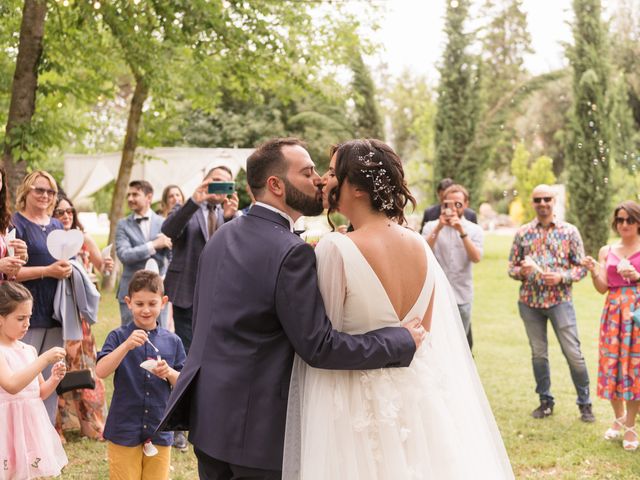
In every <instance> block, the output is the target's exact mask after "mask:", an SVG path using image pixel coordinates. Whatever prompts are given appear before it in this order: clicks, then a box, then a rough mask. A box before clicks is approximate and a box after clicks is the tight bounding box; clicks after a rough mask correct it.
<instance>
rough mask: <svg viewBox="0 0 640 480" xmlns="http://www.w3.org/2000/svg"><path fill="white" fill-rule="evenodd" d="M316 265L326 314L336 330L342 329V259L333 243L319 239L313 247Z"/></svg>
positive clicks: (343, 286)
mask: <svg viewBox="0 0 640 480" xmlns="http://www.w3.org/2000/svg"><path fill="white" fill-rule="evenodd" d="M315 254H316V262H317V265H318V288H319V289H320V293H321V294H322V300H323V301H324V308H325V310H326V311H327V316H328V317H329V319H330V320H331V323H332V324H333V328H335V329H336V330H342V315H343V313H344V301H345V297H346V294H347V292H346V288H347V287H346V278H345V272H344V261H343V259H342V255H341V253H340V250H339V249H338V247H337V246H336V244H335V243H333V242H331V241H328V239H325V241H321V242H320V243H318V245H316V248H315Z"/></svg>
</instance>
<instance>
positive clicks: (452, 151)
mask: <svg viewBox="0 0 640 480" xmlns="http://www.w3.org/2000/svg"><path fill="white" fill-rule="evenodd" d="M469 3H470V2H469V0H455V1H454V0H452V1H450V2H449V3H448V5H447V13H446V18H445V33H446V35H447V44H446V46H445V50H444V53H443V59H442V65H441V67H440V85H439V88H438V111H437V114H436V118H435V146H436V150H435V176H434V181H436V182H437V181H439V180H440V179H442V178H444V177H451V178H453V179H454V180H455V181H456V182H458V183H462V184H463V185H464V186H465V187H467V188H468V189H469V192H470V193H471V198H472V201H475V199H476V198H477V196H476V193H477V192H478V190H479V188H480V186H481V185H480V184H481V180H482V169H481V168H480V165H479V164H478V162H476V159H475V158H471V157H470V156H469V155H468V149H469V146H470V145H471V143H472V142H473V139H474V136H475V132H476V125H477V121H478V115H479V107H480V98H479V86H480V82H479V80H480V79H479V75H480V73H479V71H478V67H477V63H478V62H477V60H476V58H474V57H473V56H472V55H471V53H470V52H469V49H470V46H471V44H472V40H473V38H472V36H471V34H469V33H466V32H465V31H464V29H465V22H466V21H467V17H468V12H469Z"/></svg>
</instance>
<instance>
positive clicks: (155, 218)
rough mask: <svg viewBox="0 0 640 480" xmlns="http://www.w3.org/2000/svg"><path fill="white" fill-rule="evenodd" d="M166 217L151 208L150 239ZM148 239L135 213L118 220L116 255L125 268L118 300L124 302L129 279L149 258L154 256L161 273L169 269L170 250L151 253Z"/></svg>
mask: <svg viewBox="0 0 640 480" xmlns="http://www.w3.org/2000/svg"><path fill="white" fill-rule="evenodd" d="M163 220H164V218H163V217H161V216H160V215H157V214H156V213H155V212H153V211H152V210H149V221H150V222H151V228H150V230H149V240H153V239H154V238H156V237H157V236H158V234H159V233H160V227H162V222H163ZM147 241H148V240H145V238H144V234H143V233H142V230H141V229H140V225H138V222H136V221H135V219H134V218H133V214H131V215H129V216H128V217H125V218H123V219H121V220H119V221H118V225H117V227H116V255H118V258H119V259H120V261H121V262H122V265H123V267H124V268H123V270H122V277H121V278H120V285H119V286H118V301H120V302H124V297H125V296H126V295H127V291H128V289H129V281H130V280H131V277H132V276H133V274H134V273H135V272H137V271H138V270H142V269H143V268H144V266H145V264H146V263H147V260H149V259H150V258H153V259H154V260H155V261H156V262H157V263H158V269H159V270H160V275H164V273H165V272H166V271H167V261H168V260H167V259H168V257H169V252H170V250H169V249H168V248H163V249H162V250H158V251H156V253H155V254H154V255H150V254H149V249H148V248H147Z"/></svg>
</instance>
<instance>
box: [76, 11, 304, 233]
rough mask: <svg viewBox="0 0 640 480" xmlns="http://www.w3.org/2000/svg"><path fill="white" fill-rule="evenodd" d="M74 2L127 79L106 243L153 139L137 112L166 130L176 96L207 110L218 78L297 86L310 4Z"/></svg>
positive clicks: (244, 91) (239, 83)
mask: <svg viewBox="0 0 640 480" xmlns="http://www.w3.org/2000/svg"><path fill="white" fill-rule="evenodd" d="M77 8H78V9H79V10H81V11H83V12H84V15H85V16H86V17H87V18H92V21H93V26H94V28H95V29H96V30H98V31H101V30H104V28H105V27H106V29H107V30H108V31H109V32H110V33H111V35H112V36H113V38H114V39H115V41H116V42H117V44H118V45H119V49H120V56H121V58H122V60H123V62H125V63H126V65H127V66H128V68H129V71H130V79H131V80H130V81H131V84H132V86H133V95H132V97H131V102H130V108H129V115H128V120H127V127H126V134H125V138H124V144H123V148H122V160H121V164H120V170H119V173H118V177H117V180H116V184H115V188H114V195H113V201H112V207H111V211H110V227H111V228H110V235H109V241H110V242H111V241H112V240H113V237H114V235H115V224H116V222H117V221H118V219H119V218H120V217H122V211H123V204H122V199H123V198H124V195H125V191H126V188H127V184H128V183H129V180H130V176H131V169H132V166H133V163H134V160H135V158H136V157H135V152H136V148H137V146H138V143H139V142H140V140H143V141H144V144H145V145H147V146H152V145H153V143H154V141H156V138H157V137H154V135H153V129H149V128H143V127H144V124H143V119H146V120H145V121H146V124H148V126H153V127H154V128H156V129H159V130H160V131H161V132H162V133H166V132H167V128H169V127H167V125H168V124H171V122H172V121H173V117H172V115H171V113H172V112H173V111H174V109H175V105H176V103H179V102H185V101H187V102H191V103H192V105H193V106H194V107H196V108H202V109H203V110H205V111H207V110H212V109H213V108H214V107H215V104H216V103H217V102H218V101H219V98H220V91H221V87H222V85H224V87H225V89H226V90H228V91H231V92H234V94H237V95H238V96H240V95H244V96H245V97H247V98H248V97H251V96H252V95H253V93H254V92H255V91H256V90H257V89H256V86H263V87H264V86H266V87H269V86H270V85H273V84H274V83H278V82H284V81H285V79H288V80H289V82H290V83H289V86H290V88H291V89H292V90H296V89H297V88H300V86H299V85H295V82H296V79H299V78H304V75H305V74H306V71H307V67H306V65H307V64H309V63H313V62H314V61H315V57H314V54H315V53H316V50H317V49H316V44H317V42H316V41H315V40H314V39H313V35H312V34H313V28H312V24H311V17H310V16H309V15H308V10H309V8H310V7H309V6H308V5H307V4H303V3H287V4H283V3H280V2H260V3H257V2H254V3H252V4H249V3H247V2H223V1H221V0H215V1H211V2H209V1H196V2H194V1H187V0H184V1H175V2H152V1H145V0H141V1H136V2H128V1H115V2H104V3H102V4H101V3H98V2H96V3H94V4H88V3H84V2H82V3H79V4H78V5H77ZM147 112H148V113H147ZM174 131H177V129H176V128H175V127H174Z"/></svg>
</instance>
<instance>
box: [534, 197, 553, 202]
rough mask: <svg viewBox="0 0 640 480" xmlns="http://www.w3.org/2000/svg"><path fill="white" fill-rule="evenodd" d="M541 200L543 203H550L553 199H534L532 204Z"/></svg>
mask: <svg viewBox="0 0 640 480" xmlns="http://www.w3.org/2000/svg"><path fill="white" fill-rule="evenodd" d="M543 200H544V203H551V200H553V197H535V198H534V199H533V203H540V202H541V201H543Z"/></svg>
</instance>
